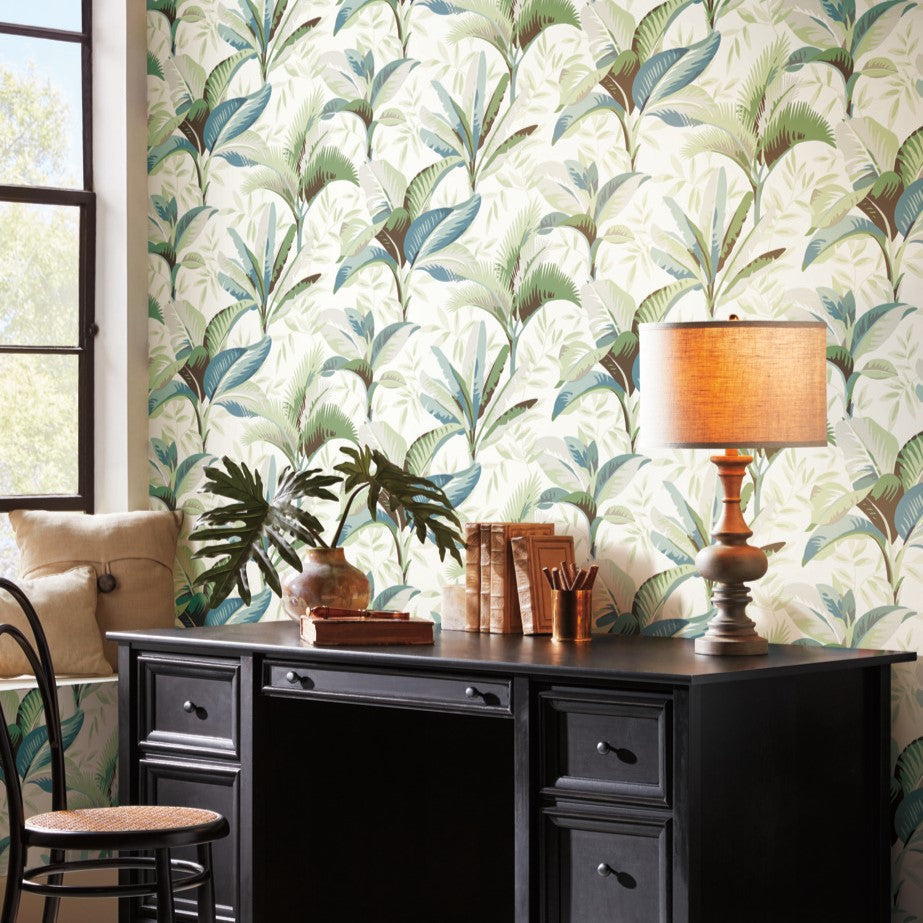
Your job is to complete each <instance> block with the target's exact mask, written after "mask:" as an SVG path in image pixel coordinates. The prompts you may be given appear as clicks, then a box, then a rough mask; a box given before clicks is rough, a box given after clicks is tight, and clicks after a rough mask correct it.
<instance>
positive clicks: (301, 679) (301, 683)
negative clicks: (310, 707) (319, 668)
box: [285, 670, 314, 689]
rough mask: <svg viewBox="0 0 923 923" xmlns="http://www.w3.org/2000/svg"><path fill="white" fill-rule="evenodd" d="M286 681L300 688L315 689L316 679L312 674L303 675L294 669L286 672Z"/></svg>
mask: <svg viewBox="0 0 923 923" xmlns="http://www.w3.org/2000/svg"><path fill="white" fill-rule="evenodd" d="M285 681H286V682H287V683H289V685H291V686H298V687H299V688H300V689H313V688H314V681H313V680H312V679H311V677H310V676H302V675H301V674H300V673H296V672H295V671H294V670H289V671H288V673H286V674H285Z"/></svg>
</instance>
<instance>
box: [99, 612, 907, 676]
mask: <svg viewBox="0 0 923 923" xmlns="http://www.w3.org/2000/svg"><path fill="white" fill-rule="evenodd" d="M108 637H109V638H110V639H111V640H114V641H118V642H120V643H122V644H131V645H133V646H135V647H144V648H152V647H155V648H163V649H168V650H175V651H178V652H182V653H185V654H189V655H198V656H210V657H216V656H222V655H225V656H240V655H242V654H250V653H258V654H261V655H263V656H267V657H269V656H271V657H282V658H288V659H298V660H304V661H310V662H313V663H316V664H329V665H331V666H334V665H339V666H354V667H356V666H365V667H375V668H381V669H389V668H394V669H407V668H410V669H416V670H423V671H427V672H432V671H441V670H460V669H466V670H483V671H489V672H502V673H511V674H528V675H533V676H536V675H537V676H552V677H554V676H569V677H581V678H594V679H601V678H606V679H628V680H631V679H634V680H645V681H648V682H650V681H662V682H667V683H682V684H698V683H707V682H721V681H727V680H737V679H745V678H748V677H752V678H768V677H769V676H772V675H784V674H794V673H814V672H821V671H825V670H843V669H854V668H862V667H880V666H885V665H887V664H891V663H898V662H900V661H910V660H915V659H916V654H915V653H913V652H912V651H872V650H849V649H845V648H831V647H808V646H801V645H782V644H772V645H770V647H769V653H768V654H766V655H761V656H750V657H715V656H708V655H703V654H696V653H695V651H694V649H693V642H692V641H689V640H686V639H682V638H648V637H639V636H631V637H629V636H624V635H596V636H594V638H593V640H592V641H590V642H587V643H583V644H572V643H562V642H554V641H552V640H551V639H550V638H549V637H547V636H533V637H523V636H521V635H490V634H477V633H474V632H465V631H440V630H439V629H437V630H436V643H435V644H432V645H429V644H419V645H384V646H376V647H372V646H368V647H358V646H349V647H346V646H343V647H340V646H338V647H315V646H313V645H310V644H307V643H306V642H304V641H301V640H300V638H299V637H298V626H297V625H296V624H295V623H294V622H292V621H279V622H258V623H256V624H252V625H225V626H221V627H215V628H164V629H151V630H147V631H115V632H109V634H108Z"/></svg>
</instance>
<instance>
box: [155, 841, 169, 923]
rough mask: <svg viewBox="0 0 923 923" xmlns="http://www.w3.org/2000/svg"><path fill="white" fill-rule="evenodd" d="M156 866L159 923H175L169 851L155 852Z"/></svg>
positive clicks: (159, 850)
mask: <svg viewBox="0 0 923 923" xmlns="http://www.w3.org/2000/svg"><path fill="white" fill-rule="evenodd" d="M154 866H155V868H156V870H157V923H174V917H173V876H172V875H171V873H170V850H169V849H157V850H155V851H154Z"/></svg>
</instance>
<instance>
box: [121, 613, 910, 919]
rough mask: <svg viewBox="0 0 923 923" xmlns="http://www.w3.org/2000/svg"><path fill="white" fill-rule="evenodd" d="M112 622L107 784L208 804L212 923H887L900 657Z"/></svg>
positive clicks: (138, 796) (185, 906)
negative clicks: (115, 780)
mask: <svg viewBox="0 0 923 923" xmlns="http://www.w3.org/2000/svg"><path fill="white" fill-rule="evenodd" d="M110 637H112V638H114V639H116V640H117V641H119V643H120V651H119V674H120V740H121V754H120V764H119V780H120V797H121V799H122V801H123V803H132V802H149V803H164V804H166V803H171V804H172V803H177V804H191V805H196V806H201V807H208V808H212V809H215V810H218V811H221V812H222V813H224V814H225V815H226V816H227V817H228V818H229V820H230V822H231V827H232V837H231V839H230V840H228V841H226V842H224V843H222V844H220V845H219V846H218V848H217V851H216V864H217V865H218V867H219V872H218V900H219V904H220V919H222V920H228V921H230V920H234V921H240V923H286V921H298V923H300V921H310V923H360V921H369V923H389V921H395V923H398V921H399V923H455V921H458V923H532V921H547V923H607V921H610V920H618V921H620V923H668V921H669V923H782V921H784V923H797V921H804V923H825V921H830V923H834V921H835V923H850V921H854V923H872V921H877V923H885V921H887V920H888V919H889V917H890V914H889V904H890V900H889V833H888V827H889V822H888V776H889V765H888V751H889V730H890V712H889V690H890V668H889V665H890V664H891V663H895V662H897V661H901V660H912V659H914V656H915V655H914V654H904V653H890V652H873V651H847V650H839V649H825V648H813V647H782V646H772V647H770V653H769V655H768V656H766V657H739V658H729V657H706V656H701V655H696V654H695V653H694V652H693V648H692V643H691V642H688V641H683V640H676V639H647V638H626V637H611V636H608V637H598V638H595V639H594V640H593V641H592V642H591V643H590V644H585V645H564V644H555V643H553V642H552V641H550V640H549V639H547V638H521V637H504V636H498V635H493V636H491V635H478V634H467V633H464V632H445V633H441V634H440V633H439V632H437V634H436V638H437V640H436V644H435V646H433V647H428V646H424V647H378V648H348V649H346V648H312V647H309V646H307V645H304V644H302V643H301V642H300V641H299V640H298V636H297V630H296V626H295V624H294V623H291V622H274V623H273V622H271V623H262V624H257V625H241V626H231V627H224V628H214V629H210V628H197V629H186V630H183V629H171V630H156V631H145V632H116V633H113V634H111V635H110ZM179 907H180V908H181V909H182V912H183V913H184V914H186V915H188V917H189V918H194V911H193V909H192V906H191V904H190V903H189V902H183V901H180V902H179ZM152 917H153V908H152V907H151V906H150V905H146V906H140V905H136V906H131V907H128V908H127V909H126V911H125V913H124V916H123V918H122V919H123V921H127V920H131V921H136V920H142V919H150V918H152Z"/></svg>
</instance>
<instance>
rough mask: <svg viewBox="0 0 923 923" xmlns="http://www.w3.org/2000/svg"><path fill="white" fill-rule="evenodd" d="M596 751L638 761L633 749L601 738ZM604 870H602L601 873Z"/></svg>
mask: <svg viewBox="0 0 923 923" xmlns="http://www.w3.org/2000/svg"><path fill="white" fill-rule="evenodd" d="M596 752H597V753H598V754H599V755H600V756H605V755H606V754H607V753H613V754H615V757H616V759H618V760H619V761H621V762H622V763H628V764H629V765H632V766H633V765H634V764H635V763H637V762H638V757H637V756H635V754H634V753H632V752H631V750H626V749H625V748H624V747H613V746H612V745H611V744H608V743H606V741H604V740H601V741H600V742H599V743H598V744H596ZM601 874H602V872H600V875H601Z"/></svg>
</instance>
